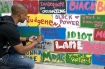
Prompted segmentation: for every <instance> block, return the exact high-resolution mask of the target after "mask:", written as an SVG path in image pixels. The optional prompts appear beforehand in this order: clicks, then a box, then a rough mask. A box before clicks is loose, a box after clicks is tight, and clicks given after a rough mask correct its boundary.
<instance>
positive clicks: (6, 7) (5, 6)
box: [0, 0, 12, 14]
mask: <svg viewBox="0 0 105 69" xmlns="http://www.w3.org/2000/svg"><path fill="white" fill-rule="evenodd" d="M11 6H12V1H7V0H0V14H1V13H9V12H11Z"/></svg>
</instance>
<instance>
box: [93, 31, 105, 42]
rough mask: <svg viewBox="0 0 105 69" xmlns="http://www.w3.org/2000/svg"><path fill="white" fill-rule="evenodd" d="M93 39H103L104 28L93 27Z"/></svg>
mask: <svg viewBox="0 0 105 69" xmlns="http://www.w3.org/2000/svg"><path fill="white" fill-rule="evenodd" d="M94 40H97V41H105V30H104V29H95V30H94Z"/></svg>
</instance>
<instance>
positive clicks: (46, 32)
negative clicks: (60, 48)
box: [40, 28, 66, 40]
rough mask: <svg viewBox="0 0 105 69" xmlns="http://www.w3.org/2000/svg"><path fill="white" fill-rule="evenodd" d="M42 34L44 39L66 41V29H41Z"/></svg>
mask: <svg viewBox="0 0 105 69" xmlns="http://www.w3.org/2000/svg"><path fill="white" fill-rule="evenodd" d="M40 32H41V34H42V35H43V36H44V39H63V40H65V36H66V34H65V32H66V29H65V28H41V30H40Z"/></svg>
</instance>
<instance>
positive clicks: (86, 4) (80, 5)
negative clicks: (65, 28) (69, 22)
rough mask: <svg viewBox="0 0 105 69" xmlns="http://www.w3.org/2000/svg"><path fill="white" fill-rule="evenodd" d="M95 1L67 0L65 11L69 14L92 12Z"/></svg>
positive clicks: (93, 11)
mask: <svg viewBox="0 0 105 69" xmlns="http://www.w3.org/2000/svg"><path fill="white" fill-rule="evenodd" d="M95 6H96V1H89V0H88V1H75V0H71V1H70V0H68V1H67V13H70V14H94V13H95Z"/></svg>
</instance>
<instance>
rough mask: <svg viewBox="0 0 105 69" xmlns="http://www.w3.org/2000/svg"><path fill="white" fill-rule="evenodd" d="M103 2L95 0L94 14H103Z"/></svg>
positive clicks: (104, 10) (104, 3) (104, 12)
mask: <svg viewBox="0 0 105 69" xmlns="http://www.w3.org/2000/svg"><path fill="white" fill-rule="evenodd" d="M104 8H105V0H97V4H96V14H105V9H104Z"/></svg>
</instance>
